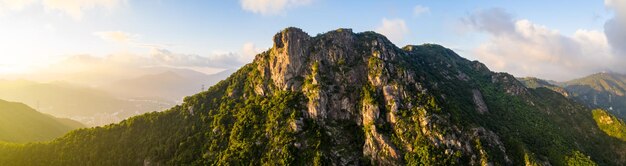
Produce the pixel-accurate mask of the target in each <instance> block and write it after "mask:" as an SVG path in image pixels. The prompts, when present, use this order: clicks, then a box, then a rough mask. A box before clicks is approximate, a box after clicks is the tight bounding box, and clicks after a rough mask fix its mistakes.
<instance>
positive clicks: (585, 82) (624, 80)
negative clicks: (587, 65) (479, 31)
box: [519, 72, 626, 119]
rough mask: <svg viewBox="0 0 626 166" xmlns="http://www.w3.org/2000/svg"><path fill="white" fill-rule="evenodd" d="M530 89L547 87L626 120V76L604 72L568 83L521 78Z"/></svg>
mask: <svg viewBox="0 0 626 166" xmlns="http://www.w3.org/2000/svg"><path fill="white" fill-rule="evenodd" d="M519 80H520V81H521V82H523V83H524V84H525V85H526V86H527V87H529V88H537V87H546V88H548V89H551V90H554V91H556V92H559V93H561V94H564V95H565V96H568V97H570V98H572V99H574V100H576V101H578V102H580V103H583V104H585V105H587V106H588V107H590V108H601V109H604V110H607V111H609V112H611V113H612V114H614V115H616V116H617V117H619V118H621V119H626V75H624V74H619V73H614V72H602V73H596V74H592V75H589V76H586V77H583V78H579V79H574V80H571V81H566V82H555V81H546V80H542V79H538V78H519Z"/></svg>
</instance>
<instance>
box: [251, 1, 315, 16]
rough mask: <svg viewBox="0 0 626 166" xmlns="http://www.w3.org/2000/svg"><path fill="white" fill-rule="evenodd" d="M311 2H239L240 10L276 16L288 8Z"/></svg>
mask: <svg viewBox="0 0 626 166" xmlns="http://www.w3.org/2000/svg"><path fill="white" fill-rule="evenodd" d="M311 2H312V0H240V4H241V8H242V9H244V10H246V11H249V12H252V13H257V14H262V15H277V14H282V13H284V12H285V11H286V10H287V9H289V8H295V7H299V6H304V5H308V4H311Z"/></svg>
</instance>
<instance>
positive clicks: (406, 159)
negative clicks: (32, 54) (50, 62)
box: [0, 28, 626, 165]
mask: <svg viewBox="0 0 626 166" xmlns="http://www.w3.org/2000/svg"><path fill="white" fill-rule="evenodd" d="M273 41H274V45H273V47H272V48H271V49H269V50H268V51H265V52H263V53H261V54H258V55H257V56H256V57H255V60H254V61H253V62H252V63H250V64H247V65H245V66H243V67H242V68H241V69H239V70H238V71H237V72H235V73H234V74H232V75H231V76H230V77H228V78H227V79H226V80H223V81H221V82H219V83H217V84H216V85H214V86H212V87H211V88H209V89H208V90H207V91H203V92H201V93H198V94H195V95H193V96H189V97H186V98H185V99H184V102H183V103H182V104H180V105H177V106H174V107H172V108H170V109H168V110H166V111H163V112H153V113H148V114H144V115H141V116H136V117H133V118H129V119H127V120H124V121H122V122H121V123H119V124H113V125H108V126H105V127H96V128H91V129H80V130H76V131H73V132H71V133H70V134H67V135H65V136H64V137H62V138H60V139H56V140H55V141H53V142H50V143H36V144H17V145H16V144H0V165H35V164H45V165H142V164H143V165H261V164H265V165H405V164H406V165H572V164H594V163H597V164H599V165H624V164H626V142H624V141H621V140H619V139H618V138H616V137H614V136H613V135H609V134H606V132H605V130H602V129H600V128H599V127H598V124H597V122H596V120H595V119H594V116H593V113H592V110H590V109H588V108H587V107H585V106H583V105H581V104H578V103H576V102H573V101H572V100H570V99H568V98H566V97H564V96H563V95H561V94H559V93H556V92H554V91H552V90H549V89H547V88H535V89H533V88H526V87H524V85H523V84H522V83H520V82H519V81H517V79H516V78H515V77H514V76H512V75H509V74H506V73H496V72H492V71H490V70H489V69H488V68H487V67H486V66H485V65H484V64H482V63H480V62H478V61H469V60H467V59H464V58H462V57H460V56H459V55H457V54H456V53H454V52H453V51H452V50H450V49H447V48H445V47H442V46H439V45H435V44H424V45H419V46H416V45H409V46H405V47H403V48H398V47H396V46H395V45H393V44H392V43H391V42H390V41H389V40H388V39H387V38H386V37H384V36H382V35H380V34H377V33H374V32H362V33H353V32H352V31H351V30H350V29H338V30H335V31H330V32H327V33H324V34H320V35H317V36H314V37H311V36H309V35H308V34H307V33H305V32H303V31H302V30H300V29H297V28H287V29H285V30H283V31H281V32H279V33H278V34H276V35H275V36H274V38H273ZM606 131H608V130H606Z"/></svg>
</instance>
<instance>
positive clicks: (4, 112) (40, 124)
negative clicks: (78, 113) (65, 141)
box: [0, 100, 83, 143]
mask: <svg viewBox="0 0 626 166" xmlns="http://www.w3.org/2000/svg"><path fill="white" fill-rule="evenodd" d="M81 127H83V125H82V124H80V123H78V122H76V121H73V120H69V119H61V118H55V117H52V116H50V115H46V114H42V113H39V112H37V111H35V110H34V109H32V108H30V107H28V106H26V105H24V104H22V103H16V102H8V101H4V100H0V142H18V143H23V142H33V141H49V140H52V139H54V138H57V137H60V136H62V135H63V134H65V133H67V132H69V131H70V130H74V129H77V128H81Z"/></svg>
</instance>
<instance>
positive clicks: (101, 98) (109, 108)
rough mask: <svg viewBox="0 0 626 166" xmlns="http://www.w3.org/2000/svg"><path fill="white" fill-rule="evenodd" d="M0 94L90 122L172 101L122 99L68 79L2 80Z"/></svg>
mask: <svg viewBox="0 0 626 166" xmlns="http://www.w3.org/2000/svg"><path fill="white" fill-rule="evenodd" d="M0 98H1V99H5V100H11V101H18V102H22V103H25V104H27V105H29V106H31V107H33V108H35V109H38V110H39V111H41V112H43V113H46V114H51V115H54V116H57V117H67V118H72V119H74V120H78V121H80V122H82V123H83V124H85V125H87V126H94V125H103V124H109V123H114V122H119V121H120V120H122V119H125V118H127V117H130V116H132V115H138V114H142V113H145V112H151V111H158V110H162V109H163V108H167V107H170V106H172V105H173V104H174V103H173V102H168V101H164V100H154V99H145V98H144V99H130V98H129V99H121V98H118V97H114V96H112V95H109V94H108V93H106V92H104V91H100V90H96V89H94V88H89V87H82V86H77V85H73V84H68V83H62V82H54V83H37V82H32V81H26V80H15V81H7V80H0Z"/></svg>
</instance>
